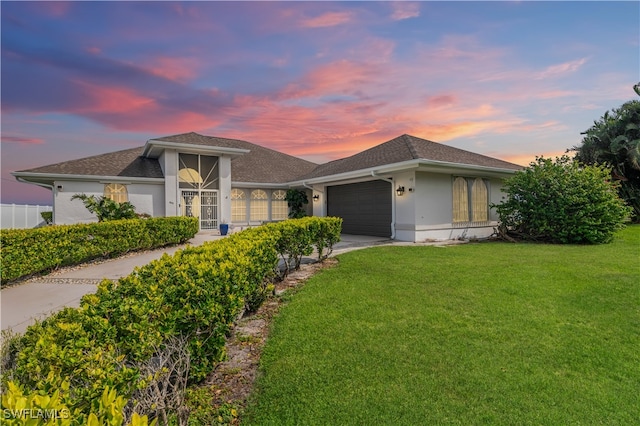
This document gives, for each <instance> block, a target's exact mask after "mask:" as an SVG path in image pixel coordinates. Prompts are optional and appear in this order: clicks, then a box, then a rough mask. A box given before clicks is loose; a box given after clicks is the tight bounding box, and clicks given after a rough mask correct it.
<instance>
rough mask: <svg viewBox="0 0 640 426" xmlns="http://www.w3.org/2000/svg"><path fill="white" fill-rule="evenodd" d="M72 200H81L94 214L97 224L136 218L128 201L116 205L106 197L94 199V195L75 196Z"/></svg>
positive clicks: (115, 202)
mask: <svg viewBox="0 0 640 426" xmlns="http://www.w3.org/2000/svg"><path fill="white" fill-rule="evenodd" d="M71 199H72V200H81V201H82V203H83V204H84V206H85V207H86V208H87V210H89V211H90V212H91V213H93V214H95V215H96V217H97V218H98V222H103V221H105V220H122V219H135V218H137V217H138V215H137V214H136V208H135V207H134V206H133V204H131V203H130V202H128V201H125V202H124V203H118V202H117V201H113V200H112V199H111V198H108V197H104V196H103V197H96V196H95V195H90V196H89V195H85V194H75V195H74V196H72V197H71Z"/></svg>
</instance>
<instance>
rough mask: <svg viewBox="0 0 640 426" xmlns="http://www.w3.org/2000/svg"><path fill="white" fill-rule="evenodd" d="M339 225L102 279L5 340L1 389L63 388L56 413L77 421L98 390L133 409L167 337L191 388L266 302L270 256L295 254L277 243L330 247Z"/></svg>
mask: <svg viewBox="0 0 640 426" xmlns="http://www.w3.org/2000/svg"><path fill="white" fill-rule="evenodd" d="M323 222H326V226H325V225H323V224H322V223H323ZM340 223H341V220H340V219H338V218H305V219H299V220H290V221H285V222H280V223H275V224H269V225H265V226H261V227H258V228H252V229H249V230H246V231H243V232H240V233H238V234H234V235H231V236H229V237H227V238H224V239H221V240H218V241H215V242H208V243H204V244H202V245H200V246H197V247H187V248H185V249H183V250H180V251H178V252H177V253H175V254H174V255H173V256H168V255H164V256H163V257H162V258H160V259H158V260H155V261H153V262H151V263H149V264H148V265H145V266H143V267H141V268H138V269H136V270H135V271H134V272H133V273H132V274H130V275H129V276H127V277H124V278H121V279H119V280H118V281H111V280H104V281H103V282H102V283H101V284H100V286H99V287H98V291H97V292H96V293H95V294H89V295H86V296H84V297H83V298H82V300H81V303H80V307H79V308H77V309H70V308H67V309H65V310H63V311H60V312H58V313H57V314H55V315H53V316H52V317H50V318H48V319H46V320H45V321H43V322H41V323H37V324H35V325H33V326H31V327H29V328H28V329H27V332H26V333H25V334H24V336H22V337H20V338H19V340H16V339H11V340H10V342H11V346H10V347H9V348H8V352H7V353H5V352H3V367H4V368H6V370H4V371H3V381H4V383H5V387H6V386H9V385H8V384H6V383H7V382H8V381H11V382H12V383H13V385H15V386H19V387H22V388H25V389H31V390H33V392H37V393H38V394H40V395H51V394H52V393H53V392H54V390H55V389H57V388H62V387H63V384H64V383H69V389H70V390H69V392H68V395H67V394H65V395H67V396H66V397H65V398H66V399H65V407H67V408H68V409H69V410H73V411H74V412H76V411H77V412H78V413H82V415H84V416H89V413H91V412H94V411H95V410H96V409H97V408H96V407H95V406H94V405H93V401H95V400H99V399H100V398H101V397H102V395H103V394H104V392H105V391H106V390H107V389H108V390H109V392H115V393H114V395H115V394H117V395H119V396H121V397H122V398H124V399H129V402H128V405H127V406H128V407H135V406H138V407H140V406H143V405H144V404H142V403H141V401H134V400H132V399H131V398H136V395H146V394H148V392H145V391H144V390H145V388H146V387H148V386H150V385H153V384H154V383H156V385H157V382H158V381H157V380H156V379H157V378H153V377H151V378H150V377H142V374H141V372H143V371H148V368H147V367H149V366H153V365H155V360H158V359H160V358H162V354H163V353H164V352H165V346H166V344H167V342H170V341H171V340H175V339H180V341H183V342H184V343H185V345H186V347H187V349H188V353H189V366H190V367H189V371H188V377H189V379H190V381H191V382H192V383H193V382H198V381H200V380H202V379H203V378H205V377H206V375H207V374H208V373H209V372H211V371H212V370H213V368H214V367H215V365H216V364H217V363H218V362H219V361H221V360H222V359H224V356H225V353H224V346H225V340H226V336H227V335H228V333H229V331H230V328H231V326H232V325H233V323H234V321H235V320H236V319H237V318H238V316H239V315H240V314H241V313H242V312H243V310H245V309H248V310H255V309H257V307H258V306H259V304H260V303H262V301H263V300H264V298H265V297H266V293H267V291H268V289H269V285H270V280H271V279H272V278H273V276H274V271H275V270H276V267H277V264H278V257H279V255H280V256H286V255H283V254H282V253H298V252H299V251H300V250H301V248H300V246H299V245H298V244H297V241H291V240H288V239H287V240H286V241H287V242H286V243H282V242H281V241H282V240H283V239H284V236H286V235H292V234H296V235H300V236H301V238H302V239H303V240H304V241H305V244H307V245H308V246H305V247H304V248H303V249H302V250H304V251H305V252H309V253H310V252H311V251H312V250H313V244H314V242H320V244H322V246H323V247H324V248H325V249H326V248H328V249H330V247H331V246H332V245H333V242H336V241H337V240H338V238H339V235H340V226H339V224H340ZM295 229H300V230H302V231H300V232H299V233H298V232H297V231H295ZM329 233H331V235H329ZM316 234H317V235H316ZM309 248H310V249H309ZM279 250H280V251H281V253H279ZM4 359H6V360H7V361H6V362H5V361H4ZM150 360H152V361H150ZM145 366H146V367H145ZM33 395H35V393H33ZM118 404H119V405H118V406H120V405H121V404H120V403H118ZM163 406H166V405H163ZM158 407H160V406H159V405H156V408H158ZM98 408H99V407H98ZM92 410H93V411H92ZM125 411H127V410H125ZM144 414H148V413H144ZM163 415H164V414H163Z"/></svg>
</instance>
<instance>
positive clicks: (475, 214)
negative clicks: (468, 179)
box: [471, 178, 489, 222]
mask: <svg viewBox="0 0 640 426" xmlns="http://www.w3.org/2000/svg"><path fill="white" fill-rule="evenodd" d="M471 202H472V203H473V205H472V212H471V213H472V218H471V220H472V221H473V222H486V221H488V220H489V197H488V194H487V184H486V183H485V182H484V180H483V179H482V178H476V179H475V180H474V181H473V186H472V187H471Z"/></svg>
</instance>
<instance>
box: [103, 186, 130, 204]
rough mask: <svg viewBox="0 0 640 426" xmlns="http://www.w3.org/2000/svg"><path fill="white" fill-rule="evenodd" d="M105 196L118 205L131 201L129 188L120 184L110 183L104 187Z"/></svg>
mask: <svg viewBox="0 0 640 426" xmlns="http://www.w3.org/2000/svg"><path fill="white" fill-rule="evenodd" d="M104 196H105V197H106V198H110V199H112V200H113V201H115V202H116V203H124V202H125V201H129V194H128V193H127V187H126V186H125V185H122V184H120V183H108V184H106V185H105V186H104Z"/></svg>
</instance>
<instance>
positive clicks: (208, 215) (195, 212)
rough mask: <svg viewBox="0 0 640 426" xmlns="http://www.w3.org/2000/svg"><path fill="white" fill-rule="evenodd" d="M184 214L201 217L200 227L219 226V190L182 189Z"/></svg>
mask: <svg viewBox="0 0 640 426" xmlns="http://www.w3.org/2000/svg"><path fill="white" fill-rule="evenodd" d="M180 196H181V200H180V201H181V204H180V208H181V212H182V216H190V217H197V218H199V219H200V229H217V228H218V191H217V190H207V189H201V190H196V191H191V190H189V191H185V190H182V191H180Z"/></svg>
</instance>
